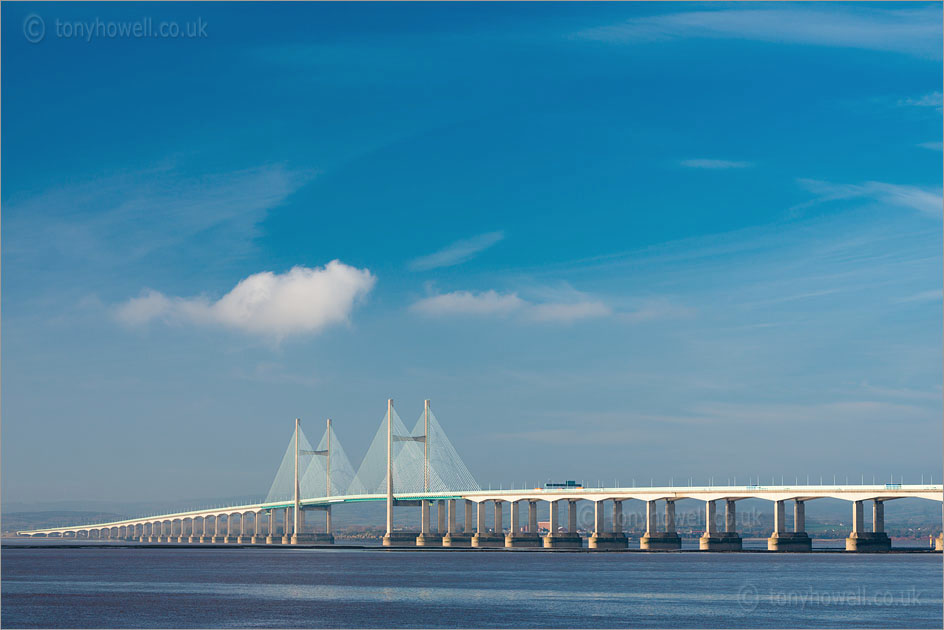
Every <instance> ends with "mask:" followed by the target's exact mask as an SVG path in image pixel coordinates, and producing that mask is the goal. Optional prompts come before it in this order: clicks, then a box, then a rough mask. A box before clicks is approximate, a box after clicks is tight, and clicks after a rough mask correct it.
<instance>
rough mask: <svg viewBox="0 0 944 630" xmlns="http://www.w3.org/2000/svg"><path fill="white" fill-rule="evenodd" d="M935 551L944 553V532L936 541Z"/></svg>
mask: <svg viewBox="0 0 944 630" xmlns="http://www.w3.org/2000/svg"><path fill="white" fill-rule="evenodd" d="M934 550H935V551H944V532H941V533H940V534H938V535H937V538H935V539H934Z"/></svg>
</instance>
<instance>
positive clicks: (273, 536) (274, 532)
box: [265, 510, 282, 545]
mask: <svg viewBox="0 0 944 630" xmlns="http://www.w3.org/2000/svg"><path fill="white" fill-rule="evenodd" d="M265 542H266V544H267V545H277V544H279V543H281V542H282V536H280V535H279V530H278V526H276V524H275V510H269V529H268V530H267V531H266V537H265Z"/></svg>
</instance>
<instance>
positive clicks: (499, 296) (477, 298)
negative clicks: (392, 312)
mask: <svg viewBox="0 0 944 630" xmlns="http://www.w3.org/2000/svg"><path fill="white" fill-rule="evenodd" d="M411 309H412V310H413V311H415V312H418V313H422V314H423V315H428V316H432V317H445V316H455V315H473V316H508V315H516V316H518V317H521V318H524V319H527V320H530V321H541V322H555V323H570V322H574V321H578V320H582V319H591V318H598V317H607V316H609V315H611V314H612V313H613V311H612V309H610V307H609V306H607V305H606V304H604V303H603V302H600V301H597V300H580V301H574V302H532V301H529V300H525V299H522V298H520V297H518V294H517V293H498V292H497V291H494V290H489V291H482V292H478V293H477V292H473V291H453V292H452V293H441V294H439V295H433V296H430V297H427V298H423V299H422V300H419V301H418V302H415V303H414V304H413V305H412V307H411Z"/></svg>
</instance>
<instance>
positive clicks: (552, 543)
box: [544, 499, 583, 549]
mask: <svg viewBox="0 0 944 630" xmlns="http://www.w3.org/2000/svg"><path fill="white" fill-rule="evenodd" d="M559 503H560V500H557V501H550V504H551V523H550V527H549V528H548V529H549V531H548V533H547V535H546V536H545V537H544V548H545V549H580V548H581V547H583V541H582V540H581V539H580V535H579V534H577V502H576V501H574V500H571V499H568V500H567V507H568V510H567V511H568V517H567V523H568V525H567V531H566V532H561V531H558V530H559V529H560V525H559V523H560V508H559V507H558V504H559Z"/></svg>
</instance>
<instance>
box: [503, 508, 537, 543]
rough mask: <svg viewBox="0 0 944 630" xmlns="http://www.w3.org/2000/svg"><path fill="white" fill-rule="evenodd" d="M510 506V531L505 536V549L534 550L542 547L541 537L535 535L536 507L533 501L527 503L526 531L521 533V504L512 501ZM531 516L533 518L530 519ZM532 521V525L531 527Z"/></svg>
mask: <svg viewBox="0 0 944 630" xmlns="http://www.w3.org/2000/svg"><path fill="white" fill-rule="evenodd" d="M509 505H511V529H509V530H508V533H507V534H506V535H505V547H508V548H529V547H530V548H534V547H540V546H542V545H543V543H542V542H541V537H540V536H538V534H537V505H536V503H535V502H534V501H528V527H527V530H528V531H521V529H522V527H521V507H520V506H521V502H520V501H512V502H510V503H509ZM532 515H533V518H532ZM532 521H533V522H534V525H532V524H531V523H532Z"/></svg>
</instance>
